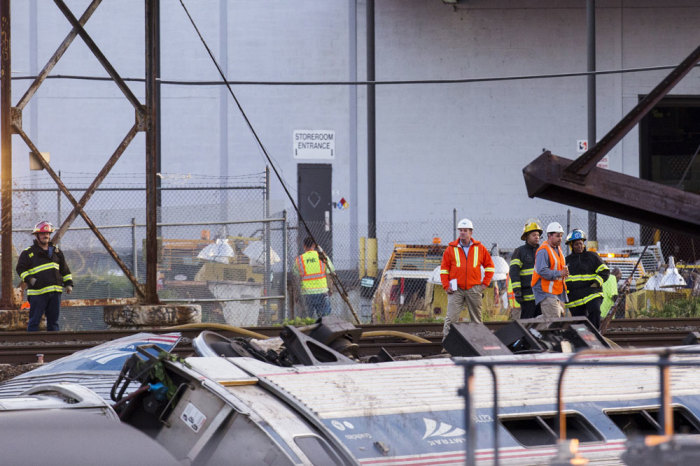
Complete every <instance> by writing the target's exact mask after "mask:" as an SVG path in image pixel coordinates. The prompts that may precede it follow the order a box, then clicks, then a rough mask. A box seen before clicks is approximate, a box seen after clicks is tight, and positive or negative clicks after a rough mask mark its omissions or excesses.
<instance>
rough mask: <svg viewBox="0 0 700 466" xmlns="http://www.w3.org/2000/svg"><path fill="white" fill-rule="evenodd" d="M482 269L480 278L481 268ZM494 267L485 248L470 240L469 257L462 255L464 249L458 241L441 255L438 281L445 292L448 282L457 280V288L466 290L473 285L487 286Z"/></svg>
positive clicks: (451, 244)
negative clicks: (482, 272)
mask: <svg viewBox="0 0 700 466" xmlns="http://www.w3.org/2000/svg"><path fill="white" fill-rule="evenodd" d="M482 267H483V268H484V274H483V278H482V274H481V268H482ZM495 271H496V267H495V266H494V265H493V259H491V255H490V254H489V251H488V250H487V249H486V247H485V246H484V245H483V244H481V243H480V242H479V241H476V240H475V239H474V238H472V244H471V246H470V247H469V257H467V256H465V255H464V249H463V248H462V246H461V245H460V244H459V240H455V241H452V242H451V243H450V244H449V245H448V246H447V248H446V249H445V252H444V253H443V254H442V262H441V263H440V280H441V281H442V287H443V288H444V289H445V290H447V289H449V287H450V280H452V279H455V278H456V279H457V287H458V288H459V289H461V290H468V289H469V288H471V287H473V286H475V285H484V286H489V284H490V283H491V277H493V274H494V272H495Z"/></svg>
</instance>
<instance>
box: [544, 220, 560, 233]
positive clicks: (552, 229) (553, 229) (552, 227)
mask: <svg viewBox="0 0 700 466" xmlns="http://www.w3.org/2000/svg"><path fill="white" fill-rule="evenodd" d="M547 233H564V229H563V228H562V227H561V225H560V224H559V222H552V223H550V224H549V225H547Z"/></svg>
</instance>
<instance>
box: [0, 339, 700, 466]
mask: <svg viewBox="0 0 700 466" xmlns="http://www.w3.org/2000/svg"><path fill="white" fill-rule="evenodd" d="M115 344H118V343H114V342H113V343H112V345H115ZM688 348H690V349H696V350H697V347H687V348H686V350H685V351H689V349H688ZM220 350H221V348H218V349H217V351H220ZM200 351H202V352H203V353H206V354H212V351H213V349H212V348H209V351H207V348H202V347H201V346H200ZM141 352H142V357H141V358H140V360H139V361H136V359H131V360H130V361H131V362H130V363H128V364H127V365H126V369H125V370H123V371H121V372H115V371H106V372H105V373H103V374H101V375H100V376H98V374H97V371H94V372H93V375H92V377H91V378H90V379H91V381H92V382H91V381H90V380H87V379H85V380H84V381H83V382H82V383H81V385H84V386H90V383H94V384H95V387H94V388H95V389H96V391H97V393H99V394H100V395H101V396H103V397H109V398H114V399H116V402H113V406H114V409H115V411H116V412H117V413H118V415H119V418H120V420H121V422H122V423H126V424H129V425H130V426H132V427H133V428H135V429H137V430H139V431H141V432H142V433H143V434H144V435H146V436H148V437H150V438H151V439H153V440H155V442H156V443H158V444H159V445H160V446H162V447H164V449H165V450H167V451H168V452H169V454H171V455H172V456H173V457H174V458H175V460H176V461H177V462H179V463H180V464H182V463H184V464H256V465H258V464H273V465H292V464H316V465H328V464H342V465H345V464H367V465H397V464H464V463H465V460H466V459H467V455H466V442H467V440H466V439H467V435H466V434H467V432H466V430H465V419H464V412H465V410H464V408H465V399H464V398H463V396H462V394H461V392H460V391H461V390H462V389H463V388H464V384H465V372H464V368H463V367H460V363H462V362H463V361H464V360H465V359H462V360H454V361H453V360H451V359H449V358H435V359H422V360H414V361H393V362H384V363H372V364H357V363H352V362H345V361H342V362H343V363H338V362H336V363H332V364H318V365H312V366H293V367H280V366H277V365H273V364H270V363H268V362H264V361H261V360H258V359H255V358H250V357H218V356H204V357H190V358H186V359H179V358H176V357H174V356H171V355H168V354H167V353H160V354H159V355H157V356H156V353H155V352H153V351H151V352H150V353H148V354H146V353H147V352H146V351H145V350H144V349H143V348H142V349H141ZM102 354H104V351H102ZM84 356H87V357H89V354H88V355H84ZM567 357H568V356H567V355H562V354H528V355H512V356H492V357H480V358H474V359H471V360H472V361H481V362H484V363H489V362H524V361H525V362H526V361H559V360H563V359H565V358H567ZM655 358H656V356H645V355H630V356H619V355H618V356H612V355H611V356H606V355H594V356H590V357H588V358H587V359H586V358H584V360H586V362H590V365H587V366H580V367H579V366H577V367H571V368H569V370H568V372H567V373H566V375H565V377H564V380H563V386H562V395H563V401H564V407H565V409H564V413H565V415H566V420H567V438H576V439H578V440H579V453H580V454H581V455H582V456H584V457H585V458H587V459H588V460H589V461H590V464H609V463H619V462H620V461H621V455H622V454H623V452H625V450H626V442H627V441H628V439H631V438H635V437H640V436H644V435H649V434H656V433H658V432H660V431H663V429H662V425H661V421H660V415H659V413H660V402H659V399H660V389H659V387H660V375H659V374H660V371H659V369H658V368H657V367H653V366H644V367H610V366H602V365H600V364H598V363H599V362H601V361H613V360H614V361H629V362H630V363H639V362H649V361H654V360H655ZM93 360H94V359H93ZM671 360H672V361H674V363H679V362H684V363H687V364H688V366H675V367H673V368H672V369H671V377H670V380H669V384H670V385H669V388H670V393H672V398H670V401H671V404H672V408H673V413H674V416H673V426H674V429H675V431H676V432H679V433H683V434H687V435H688V436H689V437H693V435H697V434H699V433H700V420H699V419H700V389H699V388H698V387H700V371H698V368H697V366H692V365H693V364H695V365H697V364H698V363H700V356H698V355H697V354H695V353H692V352H686V353H683V352H682V351H681V352H680V353H678V354H677V355H674V356H672V357H671ZM494 371H495V373H496V376H497V382H496V384H495V386H494V382H493V379H492V376H491V373H490V372H489V370H488V369H487V368H484V367H480V366H478V367H476V368H475V369H474V380H473V384H472V390H471V393H472V394H473V398H472V405H473V407H474V412H473V413H474V414H473V419H474V429H475V433H476V436H475V437H476V451H475V459H476V462H477V463H480V464H493V463H494V460H495V451H494V449H493V446H494V440H495V438H494V435H493V433H494V427H495V428H496V430H497V432H498V443H499V449H498V456H499V461H500V463H501V464H549V463H550V461H551V459H552V458H553V457H554V456H555V455H556V454H557V445H556V444H557V434H556V432H557V427H556V412H557V402H556V401H557V379H558V376H559V368H558V367H554V366H531V367H526V366H512V367H508V366H496V367H495V368H494ZM48 372H51V371H46V370H45V371H44V373H43V374H40V375H39V376H32V375H31V373H29V374H27V375H26V376H24V377H21V378H18V379H14V380H12V381H10V382H8V383H7V384H5V385H3V386H0V397H6V396H9V395H11V394H12V393H19V392H21V391H22V390H23V389H26V388H27V384H33V385H34V386H36V385H37V384H40V383H42V381H43V382H45V381H46V380H48V379H47V378H49V377H51V378H53V379H54V380H55V379H60V378H61V377H67V375H68V374H67V373H64V374H61V373H60V372H52V373H48ZM71 378H72V379H77V378H78V377H77V375H76V373H75V372H73V373H72V375H71ZM109 378H111V379H112V382H113V383H112V384H111V387H110V388H109V389H108V390H105V386H104V380H106V379H109ZM496 389H497V391H498V395H499V397H498V403H499V405H498V410H497V413H496V414H495V415H494V410H493V394H494V390H496ZM35 390H36V388H35ZM0 416H2V413H0ZM17 435H21V433H19V432H18V433H17Z"/></svg>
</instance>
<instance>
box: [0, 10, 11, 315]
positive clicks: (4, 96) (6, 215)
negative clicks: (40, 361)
mask: <svg viewBox="0 0 700 466" xmlns="http://www.w3.org/2000/svg"><path fill="white" fill-rule="evenodd" d="M10 32H11V29H10V0H0V146H2V149H1V150H0V152H1V155H0V158H1V160H0V170H2V174H0V180H1V181H0V183H1V184H2V193H1V194H0V202H2V210H1V212H0V215H1V216H2V220H1V223H2V240H0V249H1V251H2V271H1V272H0V277H1V278H2V285H0V291H2V297H1V298H0V305H2V307H3V308H4V309H9V308H10V307H11V305H12V127H11V118H12V115H11V106H12V102H11V99H12V77H11V73H10V70H11V69H12V66H11V60H10V58H11V55H12V53H11V49H12V47H11V40H10V38H11V34H10Z"/></svg>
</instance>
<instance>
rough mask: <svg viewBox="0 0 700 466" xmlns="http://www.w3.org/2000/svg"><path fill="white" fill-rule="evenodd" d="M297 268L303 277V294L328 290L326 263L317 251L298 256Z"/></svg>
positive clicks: (301, 277)
mask: <svg viewBox="0 0 700 466" xmlns="http://www.w3.org/2000/svg"><path fill="white" fill-rule="evenodd" d="M297 268H298V270H299V278H300V279H301V294H318V293H326V292H327V291H328V281H327V280H326V264H325V263H323V261H322V260H321V258H320V257H318V252H317V251H307V252H305V253H304V254H302V255H301V256H298V257H297Z"/></svg>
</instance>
